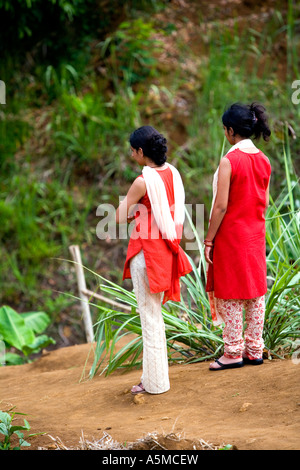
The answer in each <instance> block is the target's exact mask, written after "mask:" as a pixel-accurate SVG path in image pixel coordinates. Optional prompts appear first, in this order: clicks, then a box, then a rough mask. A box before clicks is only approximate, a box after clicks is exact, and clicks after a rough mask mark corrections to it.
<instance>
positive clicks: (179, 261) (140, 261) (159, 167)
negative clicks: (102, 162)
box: [116, 126, 192, 394]
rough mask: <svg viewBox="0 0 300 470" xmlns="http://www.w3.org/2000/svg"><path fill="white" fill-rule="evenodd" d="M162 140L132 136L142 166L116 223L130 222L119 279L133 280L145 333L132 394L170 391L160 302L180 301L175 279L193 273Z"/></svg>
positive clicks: (150, 134) (179, 190)
mask: <svg viewBox="0 0 300 470" xmlns="http://www.w3.org/2000/svg"><path fill="white" fill-rule="evenodd" d="M166 143H167V141H166V139H165V138H164V137H163V136H162V135H161V134H160V133H159V132H158V131H157V130H156V129H154V128H153V127H151V126H143V127H141V128H139V129H137V130H135V131H134V132H133V133H132V135H131V136H130V144H131V151H132V157H133V159H134V160H135V161H136V162H137V163H138V164H139V165H141V166H143V172H142V175H140V176H139V177H137V178H136V179H135V181H134V182H133V184H132V186H131V187H130V189H129V191H128V193H127V196H126V197H125V199H124V200H123V201H122V203H121V204H120V206H119V208H118V209H117V214H116V220H117V222H118V223H124V222H126V220H127V221H129V222H131V221H132V220H134V228H133V230H132V233H131V236H130V240H129V245H128V251H127V257H126V262H125V267H124V274H123V279H126V278H132V283H133V288H134V292H135V295H136V299H137V303H138V310H139V313H140V318H141V325H142V335H143V375H142V379H141V383H140V384H139V385H135V386H134V387H133V388H132V390H131V391H132V393H134V394H136V393H143V392H145V391H146V392H148V393H153V394H157V393H164V392H166V391H167V390H169V388H170V383H169V375H168V357H167V347H166V337H165V325H164V321H163V317H162V313H161V302H162V301H163V303H165V302H166V301H168V300H173V301H179V300H180V285H179V278H180V277H181V276H184V275H185V274H187V273H188V272H190V271H191V270H192V267H191V265H190V263H189V261H188V259H187V256H186V255H185V253H184V251H183V250H182V248H181V247H180V245H179V243H180V239H181V234H182V226H183V220H184V189H183V185H182V181H181V177H180V175H179V173H178V171H177V170H176V168H175V167H173V165H170V164H168V163H167V162H166V160H167V157H166V152H167V145H166Z"/></svg>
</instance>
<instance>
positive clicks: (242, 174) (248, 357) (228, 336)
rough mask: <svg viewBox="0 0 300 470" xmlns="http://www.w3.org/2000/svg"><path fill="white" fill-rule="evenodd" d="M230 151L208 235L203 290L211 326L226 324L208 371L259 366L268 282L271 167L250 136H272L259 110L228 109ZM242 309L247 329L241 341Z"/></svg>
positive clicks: (217, 180)
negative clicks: (220, 348) (221, 344)
mask: <svg viewBox="0 0 300 470" xmlns="http://www.w3.org/2000/svg"><path fill="white" fill-rule="evenodd" d="M222 121H223V126H224V130H225V136H226V138H227V140H228V142H229V143H230V144H231V145H233V147H232V148H231V149H230V150H229V152H228V153H227V155H225V157H223V158H222V159H221V162H220V165H219V168H218V170H217V172H216V174H215V178H214V186H215V192H214V202H213V206H212V212H211V217H210V224H209V228H208V232H207V235H206V239H205V241H204V243H205V259H206V261H207V263H208V277H207V287H206V290H207V292H208V294H209V298H210V303H211V311H212V317H213V320H214V323H215V324H220V323H224V324H225V326H224V329H223V339H224V355H223V356H222V357H221V358H220V359H217V360H216V361H215V362H214V363H211V364H210V369H211V370H222V369H228V368H236V367H241V366H243V365H244V364H245V363H247V364H252V365H259V364H262V362H263V359H262V353H263V346H264V344H263V339H262V333H263V324H264V313H265V310H264V295H265V293H266V291H267V281H266V275H267V273H266V245H265V213H266V209H267V207H268V204H269V180H270V175H271V165H270V162H269V160H268V158H267V157H266V156H265V155H264V154H263V153H262V152H261V151H260V150H259V149H258V148H256V147H255V146H254V144H253V142H252V140H251V139H250V137H251V136H254V137H255V138H256V139H258V138H259V137H261V136H263V138H264V140H268V139H269V136H270V135H271V131H270V129H269V126H268V122H267V117H266V114H265V108H264V107H263V106H261V105H259V104H256V103H253V104H251V105H242V104H239V103H236V104H234V105H232V106H231V107H230V108H229V109H228V110H227V111H226V112H225V113H224V114H223V117H222ZM243 309H245V320H246V324H247V327H246V329H245V332H244V337H243Z"/></svg>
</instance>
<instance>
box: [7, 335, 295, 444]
mask: <svg viewBox="0 0 300 470" xmlns="http://www.w3.org/2000/svg"><path fill="white" fill-rule="evenodd" d="M90 348H91V346H90V345H89V344H83V345H77V346H70V347H66V348H60V349H57V350H55V351H52V352H49V353H48V352H47V353H45V354H43V356H42V357H41V358H39V359H38V360H36V361H35V362H33V363H31V364H26V365H22V366H10V367H2V368H0V397H1V398H0V409H1V410H3V411H5V410H7V409H9V408H10V407H12V406H15V407H16V408H15V411H18V412H21V413H26V414H27V416H26V419H27V420H28V422H29V423H30V425H31V432H33V433H35V432H45V433H47V434H45V435H43V436H38V437H35V438H32V439H31V444H32V445H31V447H30V448H29V449H32V450H35V449H38V448H39V447H43V448H45V449H53V448H55V445H54V443H53V441H52V440H51V438H50V437H49V435H51V436H52V437H54V438H57V437H58V438H60V440H61V441H62V442H63V444H64V445H65V446H66V447H67V448H74V447H75V448H76V447H78V446H79V440H80V436H81V435H82V433H83V434H84V437H85V439H90V440H93V439H96V440H98V439H100V438H101V437H103V435H104V433H108V434H109V435H110V436H111V437H112V438H113V439H114V440H116V441H118V442H120V443H123V444H124V443H129V442H135V441H136V440H138V439H141V438H143V437H145V436H146V435H147V434H148V433H154V432H156V433H158V434H159V435H162V436H166V435H168V434H170V433H175V434H176V435H180V436H182V438H181V439H180V440H179V441H178V442H174V441H172V442H171V441H170V445H171V446H168V443H166V441H165V442H164V446H168V447H167V448H169V449H170V448H172V449H184V450H188V449H193V445H194V444H193V442H194V443H195V442H196V441H198V440H199V439H202V440H204V441H206V442H208V443H211V444H213V445H216V446H219V445H220V446H222V445H226V444H231V445H232V446H235V448H237V449H238V450H266V449H268V450H296V449H299V448H300V392H299V378H300V366H299V365H296V364H294V363H293V362H292V361H291V360H272V361H268V360H267V361H265V363H264V364H263V365H262V366H258V367H253V366H244V367H243V368H241V369H236V370H225V371H219V372H211V371H209V370H208V363H198V364H197V363H196V364H190V365H187V364H177V365H172V366H170V382H171V389H170V391H169V392H167V393H164V394H161V395H150V394H143V395H138V399H136V398H134V397H133V396H132V395H131V393H130V388H131V386H132V385H133V384H136V383H138V382H139V378H140V374H141V371H140V370H132V371H127V372H125V373H124V372H122V373H121V372H116V373H114V374H112V375H110V376H109V377H105V376H104V375H101V376H96V377H95V378H94V379H92V380H88V381H80V379H81V377H82V372H83V370H84V366H85V363H86V360H87V357H88V355H89V351H90ZM91 356H92V355H90V357H91ZM87 370H88V369H87ZM22 419H23V418H22Z"/></svg>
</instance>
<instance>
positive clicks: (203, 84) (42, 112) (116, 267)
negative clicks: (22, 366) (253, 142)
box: [0, 0, 300, 367]
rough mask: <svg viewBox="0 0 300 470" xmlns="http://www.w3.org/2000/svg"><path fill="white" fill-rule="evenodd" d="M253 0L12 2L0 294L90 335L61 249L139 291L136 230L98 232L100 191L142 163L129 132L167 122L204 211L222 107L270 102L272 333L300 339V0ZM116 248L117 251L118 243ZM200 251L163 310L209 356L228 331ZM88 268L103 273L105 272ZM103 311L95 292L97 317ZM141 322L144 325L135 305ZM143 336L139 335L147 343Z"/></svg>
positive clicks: (123, 181)
mask: <svg viewBox="0 0 300 470" xmlns="http://www.w3.org/2000/svg"><path fill="white" fill-rule="evenodd" d="M254 3H255V2H253V14H254V15H256V16H255V17H252V19H251V22H249V21H248V20H247V21H245V20H244V19H243V17H240V18H238V17H235V16H234V15H231V16H229V17H222V16H220V12H218V11H217V10H216V15H214V16H213V20H211V18H210V17H206V14H207V15H208V13H207V12H206V11H205V9H204V10H203V11H201V9H198V8H197V9H196V10H195V11H196V13H195V15H194V16H193V19H192V20H191V19H189V18H188V17H187V16H185V14H183V15H179V16H180V18H179V17H178V15H177V16H176V15H175V14H173V13H172V7H171V6H170V4H169V2H166V1H159V2H158V1H154V0H153V1H151V2H144V1H143V2H137V1H134V0H131V1H126V2H119V1H117V0H114V1H112V2H105V1H104V0H100V1H99V10H97V9H96V10H95V9H94V5H95V2H93V1H86V2H84V1H82V0H77V1H70V2H67V1H60V0H57V1H55V0H53V1H52V0H51V1H50V0H49V1H47V2H41V1H40V0H31V1H26V2H21V1H15V2H7V1H0V12H1V14H4V11H5V18H7V24H9V28H8V29H7V31H6V32H5V33H4V32H1V33H0V39H2V41H4V40H5V39H6V43H9V42H8V39H11V41H10V44H11V50H10V51H6V53H5V54H3V58H2V61H1V64H0V79H1V80H4V81H5V83H6V90H7V97H6V103H7V104H6V105H1V108H0V169H1V178H0V194H1V198H0V218H1V226H0V238H1V245H0V253H1V267H0V283H1V285H0V291H1V299H0V305H9V306H10V307H11V308H14V309H15V310H16V311H31V310H34V311H39V310H40V311H45V312H47V314H48V315H49V316H50V318H51V325H49V327H50V328H52V330H53V331H55V332H56V331H57V328H58V325H59V324H64V325H67V326H68V325H71V329H72V334H73V336H72V338H75V339H76V341H78V340H79V341H81V340H83V334H82V332H81V327H80V321H79V320H78V318H79V316H80V315H79V314H78V313H77V311H76V305H75V304H76V299H74V298H73V297H71V296H66V295H64V294H62V293H61V292H64V293H66V292H76V282H75V277H74V271H73V268H72V264H68V263H64V262H62V261H59V260H58V259H57V258H67V259H68V258H69V251H68V247H69V246H70V245H71V244H79V245H80V246H81V247H82V255H83V263H84V264H85V265H86V266H88V267H89V268H90V270H91V271H92V272H96V273H99V272H100V273H101V275H102V276H103V277H104V279H107V280H108V284H107V286H110V288H112V287H114V288H115V289H118V292H119V295H121V294H120V293H123V294H122V295H125V296H126V298H127V301H128V296H129V297H130V296H131V294H130V293H128V292H129V291H128V289H127V288H125V290H124V292H123V291H122V288H121V287H120V285H121V269H122V266H123V262H124V259H123V257H122V256H123V254H124V250H125V249H126V244H127V241H126V240H123V241H116V242H115V241H112V242H111V243H110V244H109V243H106V242H105V241H99V240H98V239H97V237H96V226H97V223H98V221H99V219H98V218H97V217H96V209H97V207H98V205H99V204H101V203H104V202H106V203H111V204H114V205H115V206H116V205H117V203H118V197H119V194H121V195H124V194H125V193H126V190H127V189H128V187H129V184H130V182H131V181H132V180H133V179H134V177H135V176H136V175H137V174H138V173H137V171H138V169H137V168H136V167H135V166H134V164H133V162H131V161H130V159H129V156H128V148H129V145H128V137H129V134H130V132H131V131H132V130H133V129H134V128H136V127H138V126H139V125H142V124H145V123H151V124H152V125H154V126H156V127H157V128H158V129H160V130H161V131H162V132H163V133H165V135H166V136H167V138H168V142H169V160H170V161H171V162H173V163H174V164H175V165H176V166H177V167H178V169H179V170H180V171H181V172H182V175H183V179H184V184H185V188H186V202H187V203H189V204H196V203H203V204H205V210H206V216H207V213H208V210H209V208H210V201H211V181H212V174H213V172H214V171H215V169H216V167H217V165H218V160H219V156H220V154H221V151H222V149H223V147H224V139H223V129H222V125H221V120H220V119H221V115H222V112H223V110H224V108H225V107H226V106H227V105H228V104H230V103H231V102H233V101H243V102H252V101H260V102H261V103H263V104H264V105H265V106H266V108H267V110H268V112H269V116H270V124H271V127H272V130H273V133H272V139H271V141H270V143H269V144H264V143H260V144H259V145H260V146H261V148H262V150H264V151H265V152H266V154H267V155H268V156H269V157H270V160H271V164H272V167H273V174H272V186H271V196H272V198H273V200H274V201H275V202H274V203H273V204H272V205H271V207H270V209H269V212H268V218H269V220H268V224H267V243H268V250H269V252H268V269H269V282H270V292H269V297H268V303H267V308H268V312H269V313H268V318H267V322H266V338H265V339H266V343H267V347H268V348H269V349H270V351H272V352H274V351H277V353H278V348H279V344H281V345H282V341H283V339H284V338H288V337H289V338H292V336H293V335H290V333H289V334H288V335H287V336H286V331H287V330H289V331H292V330H294V329H295V328H296V327H298V326H297V324H296V323H294V320H293V319H294V317H297V316H296V314H295V315H294V313H295V311H296V309H297V308H298V307H299V298H298V297H297V292H296V289H295V286H294V285H295V284H297V282H298V280H297V275H296V274H295V272H298V270H299V244H298V241H299V238H298V240H297V236H298V235H299V218H297V214H296V211H297V210H298V209H299V206H300V197H299V193H298V192H297V185H298V175H299V156H300V144H299V136H298V135H297V132H298V130H297V129H298V128H299V122H300V105H295V104H293V103H292V101H291V95H292V93H293V91H294V90H292V88H291V85H292V82H293V81H294V80H296V79H299V57H298V54H297V53H296V51H297V50H298V48H299V24H300V21H299V18H300V11H299V5H296V4H295V2H293V1H292V0H290V1H289V2H288V4H287V8H286V9H285V6H282V2H278V4H277V7H275V8H274V11H270V12H269V13H268V12H267V11H264V12H263V13H261V12H258V11H257V8H256V7H255V6H254ZM42 4H43V8H42ZM192 4H193V2H191V6H190V8H192ZM14 12H15V17H14V15H13V13H14ZM187 14H188V10H187ZM47 15H48V17H47ZM197 15H198V16H197ZM13 18H14V19H13ZM49 18H55V19H56V21H54V20H53V21H52V22H51V21H49ZM246 19H247V18H246ZM46 21H47V24H48V25H50V26H51V27H50V26H46V25H45V22H46ZM191 25H192V27H190V26H191ZM49 28H50V29H51V31H50V30H49ZM79 31H80V34H79ZM16 32H17V34H16ZM191 32H193V34H194V36H192V34H191ZM1 34H2V36H1ZM5 35H6V36H5ZM13 38H14V40H13ZM19 38H22V41H20V40H19ZM286 43H288V49H286ZM294 137H296V138H294ZM114 249H115V251H113V250H114ZM108 250H110V251H109V254H110V255H111V254H112V253H114V254H113V255H112V256H110V255H109V256H107V252H108ZM122 250H123V251H122ZM120 253H122V255H121V254H120ZM199 256H200V259H201V261H200V264H201V263H202V266H201V273H200V274H199V271H198V267H199V266H198V258H199ZM191 257H192V259H193V262H194V263H195V270H194V274H193V276H190V277H188V278H186V280H185V281H184V282H185V283H186V289H187V294H188V297H187V299H186V300H185V303H182V304H180V305H179V306H175V305H171V306H170V310H171V312H168V311H167V310H165V315H166V322H167V324H168V321H169V322H170V325H169V327H168V331H169V337H168V338H169V343H170V345H171V344H173V345H174V346H175V341H176V344H177V343H179V342H180V339H181V337H183V336H188V337H189V341H188V343H187V344H186V347H187V349H188V350H189V348H191V350H192V354H194V352H193V351H198V348H199V338H201V341H202V340H203V341H204V343H205V344H203V346H201V348H202V349H203V350H202V351H201V357H209V356H212V355H213V354H214V353H215V351H216V349H218V348H219V347H220V348H221V347H222V343H221V339H220V334H219V332H218V330H216V331H215V330H213V329H212V328H211V325H210V322H209V319H208V318H207V317H206V315H207V299H206V297H205V294H204V292H203V282H204V278H203V275H204V274H203V273H204V269H203V258H201V252H200V255H199V252H197V251H195V252H194V253H192V254H191ZM87 277H88V281H89V282H90V283H91V284H92V285H91V288H93V287H95V288H96V287H97V281H95V277H94V276H93V274H92V273H91V272H88V273H87ZM109 282H112V283H113V284H109ZM116 286H118V287H116ZM286 286H288V288H287V289H286ZM125 287H126V286H125ZM107 288H108V287H107ZM198 290H199V291H198ZM196 292H198V294H196ZM287 296H288V298H286V297H287ZM130 298H131V297H130ZM130 302H133V305H134V300H133V299H131V300H130ZM103 308H104V307H103ZM105 311H106V314H105V315H106V316H107V319H108V318H109V316H110V317H111V321H112V322H113V321H115V322H116V323H117V324H120V321H121V320H122V319H123V320H124V321H125V317H124V318H123V317H122V316H121V315H122V314H121V313H120V314H119V315H120V316H119V317H116V316H115V312H112V311H108V310H105ZM97 312H98V310H97V308H96V307H95V308H94V314H95V322H96V321H97V317H96V313H97ZM173 312H176V321H175V322H176V325H177V326H178V327H179V332H180V334H179V332H177V330H176V332H175V331H174V329H173V322H174V318H173ZM286 312H289V315H286ZM183 313H185V314H186V315H187V318H188V319H189V322H190V323H189V322H187V321H185V320H184V319H182V318H181V316H182V315H183ZM135 322H137V323H135ZM199 323H201V324H202V328H201V329H197V327H196V325H198V324H199ZM131 324H133V325H134V328H139V326H138V319H136V320H132V321H130V322H129V323H128V325H131ZM104 325H106V326H104ZM112 326H113V323H111V327H110V328H112ZM98 327H99V328H102V327H103V328H106V329H108V328H109V327H108V322H102V320H100V323H99V324H98ZM275 331H276V332H277V333H276V334H277V335H278V338H276V337H275ZM111 332H112V330H111ZM56 334H57V333H56ZM103 334H104V333H103V332H102V333H101V332H100V331H99V338H103ZM111 334H112V333H111ZM114 334H115V333H114ZM178 335H179V336H178ZM106 338H107V341H108V338H109V332H108V331H107V335H106ZM111 338H112V337H111ZM116 338H117V337H115V339H116ZM139 350H140V344H139V343H138V342H137V343H135V352H136V357H137V356H138V352H139ZM170 351H171V349H170ZM177 352H178V351H177ZM177 352H176V354H177ZM185 354H189V352H188V351H185ZM179 355H180V354H179ZM173 357H175V352H174V355H173V354H172V358H173ZM112 367H114V363H112Z"/></svg>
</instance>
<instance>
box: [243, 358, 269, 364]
mask: <svg viewBox="0 0 300 470" xmlns="http://www.w3.org/2000/svg"><path fill="white" fill-rule="evenodd" d="M243 359H244V363H245V364H250V365H251V366H259V365H260V364H263V362H264V360H263V358H260V359H250V358H249V357H244V358H243Z"/></svg>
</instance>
